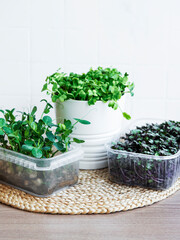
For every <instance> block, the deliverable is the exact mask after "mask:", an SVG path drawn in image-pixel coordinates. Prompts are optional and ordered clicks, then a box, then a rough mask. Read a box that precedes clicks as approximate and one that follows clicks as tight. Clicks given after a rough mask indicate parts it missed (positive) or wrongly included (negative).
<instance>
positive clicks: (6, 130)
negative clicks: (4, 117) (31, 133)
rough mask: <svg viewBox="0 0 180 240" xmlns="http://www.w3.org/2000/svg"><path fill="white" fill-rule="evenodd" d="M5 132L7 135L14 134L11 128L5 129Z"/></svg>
mask: <svg viewBox="0 0 180 240" xmlns="http://www.w3.org/2000/svg"><path fill="white" fill-rule="evenodd" d="M3 130H4V131H5V133H6V134H10V133H12V130H11V128H9V127H6V126H5V127H3Z"/></svg>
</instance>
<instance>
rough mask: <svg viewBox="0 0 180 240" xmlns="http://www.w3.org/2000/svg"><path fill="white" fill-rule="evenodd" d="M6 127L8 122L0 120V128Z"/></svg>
mask: <svg viewBox="0 0 180 240" xmlns="http://www.w3.org/2000/svg"><path fill="white" fill-rule="evenodd" d="M5 125H6V121H5V119H4V118H0V128H2V127H4V126H5Z"/></svg>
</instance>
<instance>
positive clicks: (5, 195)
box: [0, 169, 180, 214]
mask: <svg viewBox="0 0 180 240" xmlns="http://www.w3.org/2000/svg"><path fill="white" fill-rule="evenodd" d="M179 189H180V178H179V179H178V181H177V182H176V183H175V184H174V186H173V187H171V188H170V189H168V190H165V191H154V190H149V189H144V188H140V187H128V186H125V185H118V184H116V183H112V182H110V181H109V180H108V170H107V169H103V170H93V171H80V176H79V184H77V185H75V186H73V187H70V188H68V189H65V190H63V191H61V192H59V193H57V194H56V195H54V196H52V197H48V198H38V197H34V196H31V195H29V194H27V193H24V192H22V191H20V190H17V189H14V188H12V187H9V186H5V185H3V184H0V202H2V203H4V204H7V205H10V206H12V207H15V208H18V209H22V210H26V211H30V212H40V213H51V214H92V213H112V212H118V211H126V210H129V209H134V208H138V207H144V206H147V205H151V204H153V203H155V202H158V201H160V200H163V199H165V198H167V197H168V196H170V195H172V194H173V193H175V192H176V191H177V190H179Z"/></svg>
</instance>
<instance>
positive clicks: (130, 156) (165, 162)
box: [106, 119, 180, 190]
mask: <svg viewBox="0 0 180 240" xmlns="http://www.w3.org/2000/svg"><path fill="white" fill-rule="evenodd" d="M163 121H164V120H159V119H157V120H154V119H141V120H137V121H134V122H133V123H132V124H130V125H129V127H128V128H127V129H126V130H125V131H123V132H122V133H121V135H120V137H119V138H121V137H122V136H124V135H125V134H126V133H128V132H129V131H130V130H132V129H134V128H136V127H137V126H143V125H145V124H146V123H162V122H163ZM111 146H112V145H107V146H106V147H107V152H108V167H109V179H110V180H111V181H113V182H116V183H119V184H126V185H130V186H141V187H146V188H152V189H156V190H163V189H168V188H169V187H171V186H172V185H173V184H174V183H175V181H176V180H177V178H178V177H180V150H179V151H178V152H177V153H176V154H174V155H171V156H154V155H147V154H141V153H134V152H127V151H122V150H115V149H112V148H111Z"/></svg>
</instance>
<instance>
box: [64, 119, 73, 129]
mask: <svg viewBox="0 0 180 240" xmlns="http://www.w3.org/2000/svg"><path fill="white" fill-rule="evenodd" d="M64 125H65V126H66V128H67V129H70V128H71V127H72V123H71V121H70V120H66V119H65V120H64Z"/></svg>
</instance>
